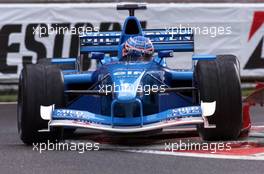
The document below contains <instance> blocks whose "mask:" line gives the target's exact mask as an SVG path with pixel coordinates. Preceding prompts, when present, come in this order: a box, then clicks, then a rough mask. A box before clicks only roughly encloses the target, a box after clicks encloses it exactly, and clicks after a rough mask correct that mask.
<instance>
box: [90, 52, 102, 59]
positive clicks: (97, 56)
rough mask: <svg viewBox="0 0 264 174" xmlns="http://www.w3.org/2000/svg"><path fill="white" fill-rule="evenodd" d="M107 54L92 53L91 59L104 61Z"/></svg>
mask: <svg viewBox="0 0 264 174" xmlns="http://www.w3.org/2000/svg"><path fill="white" fill-rule="evenodd" d="M104 56H105V54H104V53H102V52H91V59H96V60H100V61H101V60H103V59H104Z"/></svg>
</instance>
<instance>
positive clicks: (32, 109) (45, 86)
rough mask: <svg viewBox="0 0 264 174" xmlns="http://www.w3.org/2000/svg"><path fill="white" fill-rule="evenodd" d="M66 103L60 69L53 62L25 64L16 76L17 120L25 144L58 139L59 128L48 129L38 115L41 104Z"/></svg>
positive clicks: (60, 104)
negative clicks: (45, 130)
mask: <svg viewBox="0 0 264 174" xmlns="http://www.w3.org/2000/svg"><path fill="white" fill-rule="evenodd" d="M52 104H55V107H63V106H65V101H64V84H63V77H62V73H61V71H60V69H59V68H58V67H56V66H54V65H43V64H39V65H27V66H26V67H25V68H24V69H23V70H22V72H21V75H20V78H19V91H18V109H17V123H18V133H19V135H20V138H21V140H22V141H23V142H24V143H25V144H28V145H31V144H32V143H38V142H46V141H47V140H51V141H54V140H56V139H59V137H60V133H61V132H60V131H59V129H55V128H54V129H52V130H51V131H50V132H39V131H38V130H41V129H47V127H48V121H46V120H43V119H42V118H41V116H40V106H41V105H43V106H49V105H52Z"/></svg>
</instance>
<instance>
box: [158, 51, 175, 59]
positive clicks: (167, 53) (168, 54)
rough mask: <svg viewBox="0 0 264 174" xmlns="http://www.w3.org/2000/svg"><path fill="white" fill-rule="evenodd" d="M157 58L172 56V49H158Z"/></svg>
mask: <svg viewBox="0 0 264 174" xmlns="http://www.w3.org/2000/svg"><path fill="white" fill-rule="evenodd" d="M158 56H159V58H161V59H162V58H164V57H173V50H164V51H159V52H158Z"/></svg>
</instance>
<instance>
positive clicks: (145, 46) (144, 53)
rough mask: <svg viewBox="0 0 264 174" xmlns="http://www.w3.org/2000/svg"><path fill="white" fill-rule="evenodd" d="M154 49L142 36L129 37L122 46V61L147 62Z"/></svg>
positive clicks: (147, 39)
mask: <svg viewBox="0 0 264 174" xmlns="http://www.w3.org/2000/svg"><path fill="white" fill-rule="evenodd" d="M153 53H154V47H153V44H152V42H151V40H150V39H149V38H146V37H144V36H135V37H130V38H129V39H128V40H127V41H126V42H125V43H124V46H123V50H122V57H123V58H122V59H123V60H124V61H141V60H142V61H148V60H150V59H151V58H152V55H153Z"/></svg>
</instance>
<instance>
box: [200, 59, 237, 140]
mask: <svg viewBox="0 0 264 174" xmlns="http://www.w3.org/2000/svg"><path fill="white" fill-rule="evenodd" d="M229 57H230V56H229ZM229 57H226V56H218V57H217V59H216V60H214V61H198V63H197V65H196V69H195V81H196V84H197V87H198V89H199V91H200V100H201V101H203V102H213V101H216V110H215V113H214V114H213V115H212V116H210V117H208V121H209V124H213V125H216V128H204V126H203V125H199V126H198V127H197V129H198V132H199V134H200V135H201V137H202V138H203V139H204V140H234V139H237V138H238V137H239V134H240V131H241V127H242V98H241V88H240V77H239V71H238V66H237V64H236V63H235V62H234V60H235V59H233V58H232V60H231V59H228V58H229Z"/></svg>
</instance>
